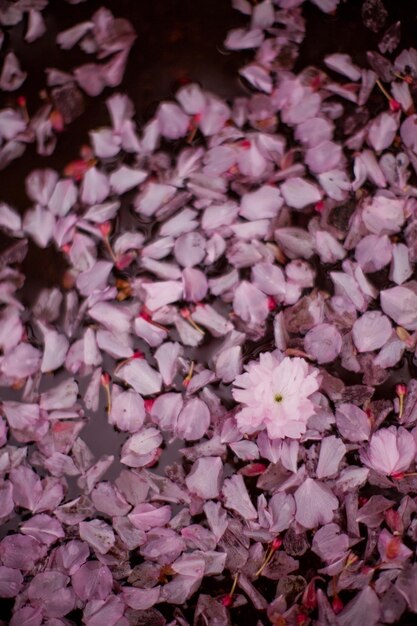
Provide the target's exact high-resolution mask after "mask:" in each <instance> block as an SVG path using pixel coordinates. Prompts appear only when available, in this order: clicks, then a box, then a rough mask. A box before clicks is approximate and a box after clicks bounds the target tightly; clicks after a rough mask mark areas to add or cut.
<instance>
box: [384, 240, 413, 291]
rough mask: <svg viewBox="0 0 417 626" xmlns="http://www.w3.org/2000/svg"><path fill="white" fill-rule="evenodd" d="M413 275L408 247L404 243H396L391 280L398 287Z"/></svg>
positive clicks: (393, 252) (393, 247)
mask: <svg viewBox="0 0 417 626" xmlns="http://www.w3.org/2000/svg"><path fill="white" fill-rule="evenodd" d="M412 273H413V270H412V267H411V265H410V256H409V251H408V247H407V246H406V245H405V244H404V243H396V244H394V245H393V246H392V264H391V270H390V276H389V277H390V280H392V281H393V282H394V283H396V284H397V285H402V284H403V283H404V282H405V281H406V280H407V279H408V278H410V276H411V274H412Z"/></svg>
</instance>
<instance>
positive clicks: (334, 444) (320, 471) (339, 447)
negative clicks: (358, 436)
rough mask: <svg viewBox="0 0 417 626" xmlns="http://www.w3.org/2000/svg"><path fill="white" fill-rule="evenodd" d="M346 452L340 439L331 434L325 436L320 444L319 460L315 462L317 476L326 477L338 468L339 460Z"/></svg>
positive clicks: (334, 472)
mask: <svg viewBox="0 0 417 626" xmlns="http://www.w3.org/2000/svg"><path fill="white" fill-rule="evenodd" d="M346 452H347V448H346V446H345V444H344V443H343V442H342V440H341V439H339V438H338V437H335V436H334V435H332V436H331V437H325V438H324V439H323V440H322V442H321V445H320V455H319V461H318V463H317V469H316V474H317V478H320V479H321V478H328V477H329V476H333V474H336V473H337V472H338V470H339V465H340V461H341V460H342V459H343V457H344V456H345V454H346Z"/></svg>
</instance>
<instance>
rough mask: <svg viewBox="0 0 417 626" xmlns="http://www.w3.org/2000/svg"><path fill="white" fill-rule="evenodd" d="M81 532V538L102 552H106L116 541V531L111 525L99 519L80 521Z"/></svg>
mask: <svg viewBox="0 0 417 626" xmlns="http://www.w3.org/2000/svg"><path fill="white" fill-rule="evenodd" d="M79 532H80V538H81V539H82V540H83V541H85V542H87V543H88V545H89V546H91V547H92V548H93V550H97V552H99V553H100V554H106V552H108V551H109V550H110V549H111V548H112V547H113V545H114V542H115V536H114V532H113V530H112V529H111V527H110V526H109V525H108V524H106V523H105V522H103V521H101V520H99V519H94V520H91V521H90V522H80V524H79Z"/></svg>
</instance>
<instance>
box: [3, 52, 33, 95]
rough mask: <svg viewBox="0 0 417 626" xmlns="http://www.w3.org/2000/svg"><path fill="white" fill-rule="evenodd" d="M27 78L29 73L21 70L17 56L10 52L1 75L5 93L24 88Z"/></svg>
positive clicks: (5, 59) (5, 58)
mask: <svg viewBox="0 0 417 626" xmlns="http://www.w3.org/2000/svg"><path fill="white" fill-rule="evenodd" d="M26 77H27V73H26V72H24V71H23V70H22V69H21V67H20V63H19V59H18V58H17V56H16V55H15V54H14V52H8V53H7V54H6V56H5V57H4V63H3V69H2V71H1V74H0V88H1V89H3V90H4V91H15V90H16V89H19V87H21V86H22V84H23V83H24V81H25V80H26Z"/></svg>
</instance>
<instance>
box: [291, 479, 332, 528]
mask: <svg viewBox="0 0 417 626" xmlns="http://www.w3.org/2000/svg"><path fill="white" fill-rule="evenodd" d="M294 498H295V503H296V513H295V519H296V520H297V522H298V523H299V524H301V525H302V526H304V527H305V528H316V527H317V526H320V525H322V524H328V523H329V522H331V521H332V519H333V515H334V511H335V509H337V508H338V507H339V502H338V499H337V498H336V497H335V496H334V495H333V493H332V492H331V491H330V489H329V488H328V487H327V486H325V485H324V484H323V483H321V482H319V481H317V480H313V479H312V478H306V479H305V480H304V482H303V483H302V485H301V486H300V487H298V489H297V491H296V492H295V494H294Z"/></svg>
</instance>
